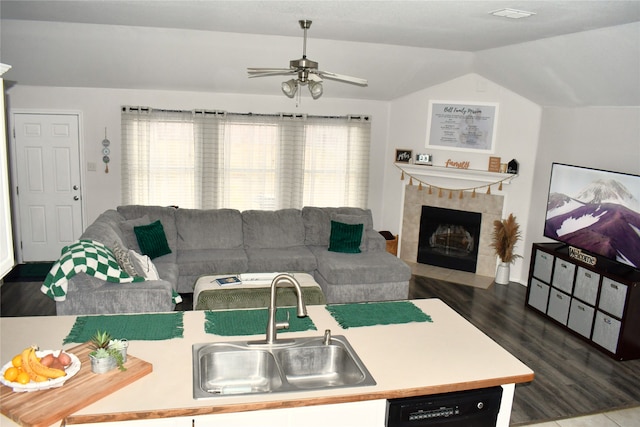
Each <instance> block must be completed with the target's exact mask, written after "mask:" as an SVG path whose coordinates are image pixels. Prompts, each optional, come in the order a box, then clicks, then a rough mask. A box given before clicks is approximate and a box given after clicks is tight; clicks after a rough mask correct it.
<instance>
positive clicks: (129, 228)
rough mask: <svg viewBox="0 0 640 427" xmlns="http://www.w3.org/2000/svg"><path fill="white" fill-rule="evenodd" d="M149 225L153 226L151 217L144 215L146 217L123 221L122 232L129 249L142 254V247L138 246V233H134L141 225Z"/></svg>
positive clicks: (121, 224)
mask: <svg viewBox="0 0 640 427" xmlns="http://www.w3.org/2000/svg"><path fill="white" fill-rule="evenodd" d="M149 224H151V220H150V219H149V215H144V216H141V217H140V218H134V219H125V220H123V221H121V222H120V230H121V231H122V236H123V239H124V240H123V243H124V245H125V246H126V247H127V248H129V249H133V250H134V251H136V252H140V245H139V244H138V238H137V237H136V233H135V232H134V231H133V228H134V227H138V226H140V225H149Z"/></svg>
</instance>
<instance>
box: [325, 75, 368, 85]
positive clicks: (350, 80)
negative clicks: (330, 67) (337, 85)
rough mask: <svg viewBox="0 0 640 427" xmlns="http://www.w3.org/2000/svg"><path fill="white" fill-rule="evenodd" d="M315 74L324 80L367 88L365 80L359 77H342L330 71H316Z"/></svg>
mask: <svg viewBox="0 0 640 427" xmlns="http://www.w3.org/2000/svg"><path fill="white" fill-rule="evenodd" d="M316 74H318V75H319V76H320V77H324V78H327V79H331V80H338V81H341V82H345V83H352V84H355V85H360V86H367V85H368V84H369V82H368V81H367V79H361V78H359V77H351V76H345V75H342V74H336V73H332V72H330V71H317V72H316Z"/></svg>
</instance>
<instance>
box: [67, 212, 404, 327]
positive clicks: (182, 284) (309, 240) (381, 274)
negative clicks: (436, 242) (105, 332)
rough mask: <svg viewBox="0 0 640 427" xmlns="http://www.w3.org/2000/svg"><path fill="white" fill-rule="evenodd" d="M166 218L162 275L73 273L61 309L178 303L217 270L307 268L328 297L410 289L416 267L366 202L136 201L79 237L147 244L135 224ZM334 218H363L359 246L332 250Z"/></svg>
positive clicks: (393, 295)
mask: <svg viewBox="0 0 640 427" xmlns="http://www.w3.org/2000/svg"><path fill="white" fill-rule="evenodd" d="M157 220H159V221H160V223H161V224H162V228H163V229H164V234H165V235H166V241H167V243H168V246H169V248H170V250H171V252H170V253H168V254H165V255H162V256H158V257H156V258H153V260H152V262H153V265H154V266H155V267H156V269H157V271H158V276H159V279H160V280H146V281H144V282H134V283H124V284H117V283H109V282H106V281H102V280H99V279H97V278H95V277H93V276H90V275H87V274H85V273H78V274H76V275H75V276H73V277H72V278H71V279H69V282H68V288H67V293H66V299H65V300H64V301H57V302H56V308H57V313H58V314H59V315H67V314H69V315H70V314H105V313H132V312H158V311H171V310H173V308H174V304H173V303H172V302H171V293H172V290H177V291H178V292H180V293H189V292H193V287H194V284H195V282H196V280H197V279H198V278H199V277H200V276H203V275H210V274H239V273H252V272H305V273H309V274H311V275H313V277H314V278H315V280H316V281H317V282H318V283H319V284H320V286H321V288H322V290H323V292H324V294H325V297H326V299H327V302H328V303H344V302H360V301H383V300H399V299H406V298H407V297H408V290H409V279H410V277H411V269H410V268H409V266H407V265H406V264H405V263H404V262H403V261H401V260H400V259H399V258H397V257H395V256H393V255H391V254H389V253H388V252H386V240H385V239H384V237H382V236H381V235H380V234H379V233H378V232H377V231H375V230H374V229H373V221H372V217H371V211H370V210H368V209H359V208H348V207H342V208H318V207H304V208H302V209H283V210H277V211H259V210H248V211H243V212H240V211H238V210H234V209H212V210H200V209H177V208H173V207H160V206H141V205H129V206H119V207H118V208H117V210H108V211H106V212H104V213H102V214H101V215H100V216H99V217H98V218H97V219H96V220H95V222H94V223H92V224H91V225H90V226H89V227H87V229H86V230H85V232H84V233H83V234H82V236H81V237H80V238H81V239H91V240H96V241H98V242H101V243H103V244H104V245H105V246H107V247H109V248H113V247H114V246H118V245H119V246H121V247H123V248H130V249H134V250H136V251H140V247H139V245H138V242H137V240H136V236H135V234H134V232H133V229H134V227H135V226H140V225H146V224H148V223H150V222H155V221H157ZM332 221H335V222H339V223H343V224H363V230H364V231H363V233H362V240H361V242H360V245H359V249H360V253H343V252H334V251H329V250H328V248H329V243H330V235H331V227H332Z"/></svg>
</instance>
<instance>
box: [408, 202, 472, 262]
mask: <svg viewBox="0 0 640 427" xmlns="http://www.w3.org/2000/svg"><path fill="white" fill-rule="evenodd" d="M481 221H482V214H481V213H478V212H467V211H460V210H455V209H446V208H438V207H433V206H422V215H421V217H420V234H419V240H418V259H417V261H418V262H419V263H422V264H429V265H435V266H438V267H444V268H450V269H453V270H460V271H467V272H471V273H475V272H476V266H477V263H478V243H479V241H480V224H481Z"/></svg>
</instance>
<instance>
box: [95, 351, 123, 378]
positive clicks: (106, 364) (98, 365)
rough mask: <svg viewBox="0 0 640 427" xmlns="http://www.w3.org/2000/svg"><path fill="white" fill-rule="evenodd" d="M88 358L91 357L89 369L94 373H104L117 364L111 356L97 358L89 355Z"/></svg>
mask: <svg viewBox="0 0 640 427" xmlns="http://www.w3.org/2000/svg"><path fill="white" fill-rule="evenodd" d="M89 359H91V371H92V372H93V373H96V374H104V373H106V372H109V371H110V370H112V369H114V368H115V367H116V366H118V362H117V361H116V359H115V358H114V357H113V356H109V357H101V358H97V357H94V356H91V355H89Z"/></svg>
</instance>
